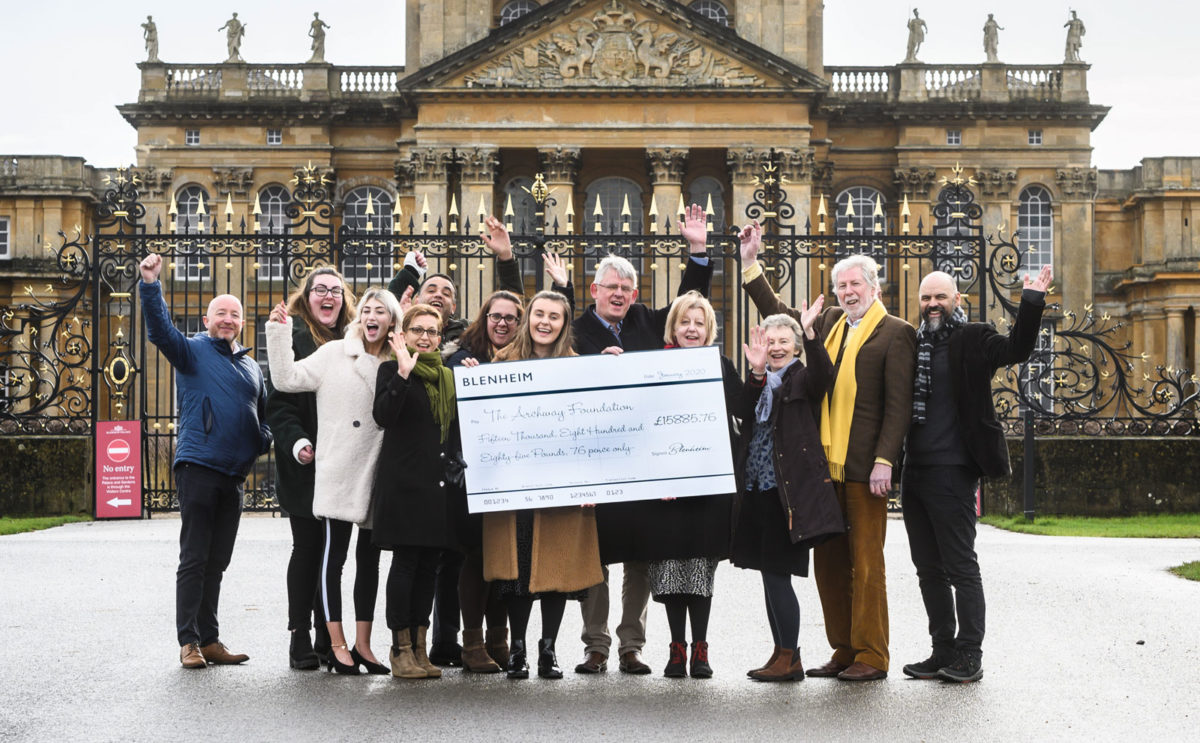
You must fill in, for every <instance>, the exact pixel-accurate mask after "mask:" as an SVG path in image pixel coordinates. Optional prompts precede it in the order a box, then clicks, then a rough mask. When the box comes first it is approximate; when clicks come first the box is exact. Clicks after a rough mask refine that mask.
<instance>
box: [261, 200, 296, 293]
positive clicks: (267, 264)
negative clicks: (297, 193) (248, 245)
mask: <svg viewBox="0 0 1200 743" xmlns="http://www.w3.org/2000/svg"><path fill="white" fill-rule="evenodd" d="M291 201H292V195H291V194H290V193H288V190H287V189H286V188H284V187H283V186H280V185H271V186H267V187H266V188H264V189H263V190H261V191H259V192H258V209H259V212H260V214H259V215H258V216H257V219H256V220H255V222H256V223H257V225H258V234H260V235H286V234H287V233H288V232H289V231H290V227H291V220H289V219H288V216H287V213H286V209H287V206H288V204H290V203H291ZM287 245H288V243H287V240H286V239H270V240H266V241H265V242H263V243H262V244H261V246H260V248H259V257H258V278H259V279H261V280H270V279H282V278H284V276H286V275H287Z"/></svg>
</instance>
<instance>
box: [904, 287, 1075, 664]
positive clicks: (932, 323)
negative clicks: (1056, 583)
mask: <svg viewBox="0 0 1200 743" xmlns="http://www.w3.org/2000/svg"><path fill="white" fill-rule="evenodd" d="M1051 277H1052V272H1051V270H1050V266H1045V267H1043V268H1042V270H1041V272H1040V273H1039V274H1038V276H1037V278H1031V277H1029V276H1026V277H1025V288H1024V291H1023V293H1022V295H1021V305H1020V307H1019V308H1018V310H1017V317H1016V321H1015V322H1014V323H1013V326H1012V329H1011V330H1009V332H1008V335H1007V336H1004V335H1001V334H1000V333H998V332H996V330H995V328H993V327H992V326H991V325H989V324H987V323H981V322H967V317H966V313H964V312H963V309H962V296H961V295H960V294H959V292H958V286H957V285H956V284H955V281H954V279H953V278H951V277H950V276H949V275H948V274H945V273H942V272H941V271H935V272H933V273H931V274H929V275H928V276H926V277H925V278H924V279H923V280H922V281H921V287H920V289H919V291H918V300H919V302H920V306H921V327H920V329H919V330H918V331H917V364H916V374H915V375H914V377H913V415H912V425H911V426H910V427H909V431H908V438H907V440H906V443H907V446H906V454H905V458H904V475H903V477H902V480H901V493H902V498H903V505H904V528H905V529H906V530H907V531H908V544H909V550H910V551H911V553H912V560H913V564H914V565H915V566H916V568H917V582H918V583H919V584H920V587H921V597H922V599H924V601H925V612H926V614H928V615H929V634H930V636H931V637H932V639H933V654H932V655H931V656H930V657H929V658H928V659H927V660H924V661H921V662H920V663H909V664H908V665H906V666H904V673H905V675H907V676H911V677H912V678H917V679H942V680H944V681H955V682H959V683H971V682H974V681H978V680H979V679H980V678H982V677H983V667H982V661H983V650H982V645H983V625H984V601H983V581H982V579H981V578H980V575H979V560H978V558H977V556H976V554H975V518H976V507H975V490H976V487H977V486H978V484H979V478H980V477H1007V476H1008V475H1009V472H1010V470H1009V464H1008V446H1007V444H1006V443H1005V441H1004V433H1003V431H1002V430H1001V429H1000V424H999V423H998V422H997V421H996V411H995V409H994V408H993V407H992V377H993V376H994V375H995V373H996V370H997V369H999V368H1000V367H1002V366H1006V365H1008V364H1020V363H1023V362H1024V361H1026V360H1027V359H1028V358H1029V354H1030V353H1032V352H1033V348H1034V345H1035V344H1036V343H1037V336H1038V330H1039V326H1040V324H1041V319H1042V310H1043V308H1044V307H1045V305H1046V291H1047V289H1048V288H1049V286H1050V279H1051ZM951 589H953V590H951Z"/></svg>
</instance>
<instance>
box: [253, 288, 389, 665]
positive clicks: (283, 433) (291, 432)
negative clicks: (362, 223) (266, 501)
mask: <svg viewBox="0 0 1200 743" xmlns="http://www.w3.org/2000/svg"><path fill="white" fill-rule="evenodd" d="M354 301H355V300H354V292H352V291H351V290H350V287H349V286H347V284H346V280H345V279H344V278H342V275H341V274H340V273H338V271H337V269H335V268H331V267H330V266H322V267H321V268H317V269H315V270H313V271H311V272H309V274H308V278H307V279H305V281H304V286H303V287H301V289H300V290H299V291H297V292H295V293H294V294H292V296H291V298H290V299H289V300H288V313H289V314H291V315H292V316H293V317H298V318H300V319H301V320H302V321H303V322H299V323H296V324H295V327H294V328H293V330H292V349H293V352H294V353H295V357H296V358H297V359H303V358H305V357H307V356H311V355H312V353H313V352H314V351H316V350H317V348H318V347H320V346H323V345H324V344H326V343H328V342H329V341H334V340H338V339H339V338H341V337H342V335H343V333H345V330H346V326H347V325H349V324H350V322H351V321H352V320H354V318H355V311H354ZM267 425H269V426H270V427H271V433H272V434H273V435H274V437H275V484H276V486H275V493H276V496H277V497H278V498H279V505H280V507H281V508H282V509H283V511H284V512H285V513H286V514H287V519H288V526H289V527H290V528H291V532H292V553H291V557H290V558H289V559H288V569H287V592H288V630H289V631H290V632H291V635H292V637H291V643H290V645H289V647H288V665H289V666H291V667H292V668H295V669H297V670H301V671H311V670H315V669H317V668H318V667H319V666H320V665H321V660H322V659H323V658H324V657H325V656H326V655H328V653H329V630H328V629H327V628H326V627H325V621H324V613H323V612H322V611H321V601H320V594H319V593H318V591H317V582H318V581H319V580H320V575H321V554H322V549H321V546H322V544H324V541H325V525H324V524H323V523H322V522H321V520H320V519H317V518H315V517H314V516H313V512H312V501H313V466H312V463H313V442H314V441H316V438H317V396H316V394H314V393H312V392H283V391H281V390H278V389H276V388H275V386H274V385H273V384H271V380H270V376H269V375H268V379H267ZM369 543H370V540H368V544H369ZM313 617H320V619H318V620H317V621H316V622H315V625H316V630H317V640H316V643H315V647H314V643H313V641H312V638H310V637H309V634H308V630H309V628H310V627H312V626H313V624H314V622H313V621H312V618H313Z"/></svg>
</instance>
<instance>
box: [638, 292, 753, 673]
mask: <svg viewBox="0 0 1200 743" xmlns="http://www.w3.org/2000/svg"><path fill="white" fill-rule="evenodd" d="M716 337H717V316H716V313H715V312H714V311H713V307H712V304H711V303H710V302H709V301H708V300H707V299H705V298H704V297H703V296H702V295H701V294H700V293H699V292H696V291H690V292H687V293H685V294H681V295H679V296H678V297H676V298H675V301H674V302H672V303H671V309H670V311H669V312H668V313H667V323H666V328H665V331H664V335H663V341H664V342H665V344H666V345H665V347H666V348H701V347H704V346H711V345H712V344H713V343H714V342H715V341H716ZM721 372H722V380H723V382H724V387H725V400H726V408H727V409H728V410H732V407H733V404H734V403H736V401H737V399H738V393H739V392H740V391H741V380H740V379H739V378H738V373H737V368H736V367H735V366H734V365H733V362H732V361H730V360H729V359H727V358H725V356H721ZM733 431H734V427H733V425H732V420H731V421H730V438H731V439H732V437H733ZM646 505H647V521H648V523H649V525H650V526H651V528H652V529H654V530H655V532H656V538H655V539H654V540H653V541H654V543H655V545H656V546H655V549H656V552H657V553H658V554H660V555H664V556H666V559H659V560H651V561H650V562H648V563H647V564H646V576H647V578H648V581H649V583H650V595H651V596H653V597H654V600H655V601H658V602H660V603H662V604H663V606H664V607H665V608H666V610H667V624H668V625H669V626H670V629H671V645H670V660H669V661H668V663H667V667H666V668H665V669H664V670H663V675H664V676H667V677H669V678H683V677H684V676H687V675H688V662H689V658H688V653H687V619H688V616H689V615H690V616H691V620H692V652H691V658H690V663H691V675H692V677H693V678H711V677H712V667H711V666H710V665H709V662H708V618H709V615H710V613H711V612H712V594H713V582H714V579H715V578H716V573H717V563H719V562H720V561H721V560H724V559H726V558H728V557H729V529H730V518H731V512H732V507H733V494H732V493H730V494H726V495H709V496H703V497H696V498H679V499H675V498H664V499H662V500H661V501H658V502H650V503H647V504H646Z"/></svg>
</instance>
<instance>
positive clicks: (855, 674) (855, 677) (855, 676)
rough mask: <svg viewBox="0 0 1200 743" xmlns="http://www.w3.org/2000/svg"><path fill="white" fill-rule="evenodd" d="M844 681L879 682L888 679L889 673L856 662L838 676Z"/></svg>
mask: <svg viewBox="0 0 1200 743" xmlns="http://www.w3.org/2000/svg"><path fill="white" fill-rule="evenodd" d="M837 677H838V678H839V679H841V680H842V681H877V680H879V679H885V678H887V671H881V670H879V669H878V668H876V667H875V666H869V665H867V664H866V663H863V662H862V661H860V660H856V661H854V663H852V664H851V665H850V667H849V668H847V669H846V670H844V671H842V672H841V673H839V674H838V675H837Z"/></svg>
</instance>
